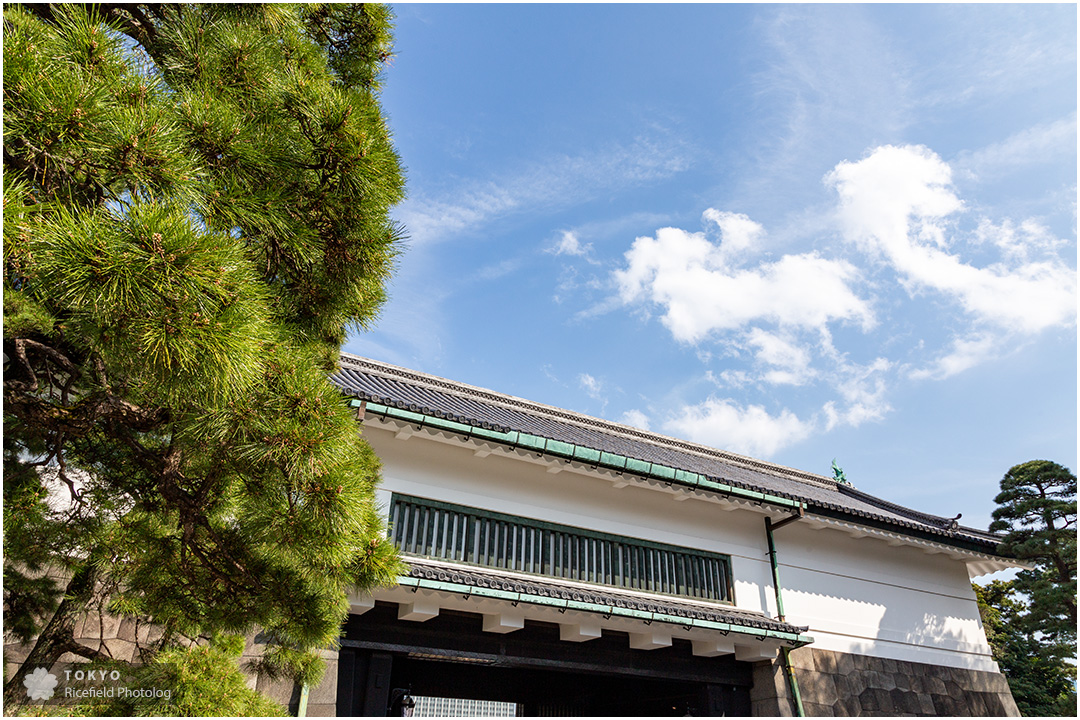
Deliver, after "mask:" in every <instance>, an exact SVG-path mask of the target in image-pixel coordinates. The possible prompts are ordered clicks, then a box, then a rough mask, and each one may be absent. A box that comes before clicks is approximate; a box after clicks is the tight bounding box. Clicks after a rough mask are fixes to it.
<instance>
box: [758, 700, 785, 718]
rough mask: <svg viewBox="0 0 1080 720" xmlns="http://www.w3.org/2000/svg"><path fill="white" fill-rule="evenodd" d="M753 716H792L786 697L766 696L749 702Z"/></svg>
mask: <svg viewBox="0 0 1080 720" xmlns="http://www.w3.org/2000/svg"><path fill="white" fill-rule="evenodd" d="M750 714H751V715H752V716H754V717H792V715H793V714H794V713H792V710H791V703H790V702H788V701H787V699H786V698H766V699H762V700H753V701H751V702H750Z"/></svg>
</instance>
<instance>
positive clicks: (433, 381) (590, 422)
mask: <svg viewBox="0 0 1080 720" xmlns="http://www.w3.org/2000/svg"><path fill="white" fill-rule="evenodd" d="M340 359H341V363H342V364H343V365H346V364H347V365H354V366H359V367H362V368H364V369H366V370H370V371H375V372H381V373H383V374H385V375H388V376H391V377H394V376H396V377H399V378H403V379H406V380H412V381H414V382H422V383H427V384H429V385H434V386H436V387H438V388H439V389H440V390H444V391H448V392H451V393H453V394H455V395H459V396H461V397H466V398H467V397H480V398H482V399H484V400H487V401H489V402H494V403H498V404H500V405H504V406H506V407H510V408H516V409H526V410H529V411H531V412H538V413H542V414H545V415H547V416H549V417H550V418H552V419H556V420H561V421H564V422H571V423H574V424H576V425H579V426H581V427H586V428H593V429H601V430H604V431H606V432H614V433H618V434H620V435H623V436H627V437H633V438H635V439H637V440H643V441H645V442H648V443H650V444H653V445H656V446H659V447H674V448H678V449H680V450H685V451H688V452H692V453H695V454H697V455H700V456H702V457H709V458H716V459H719V460H723V461H725V462H729V463H732V464H734V465H738V466H741V467H744V468H747V469H750V470H758V471H761V472H767V473H769V474H771V475H775V476H777V477H782V478H787V479H790V480H797V481H799V482H804V483H807V484H810V485H814V486H816V487H821V488H825V489H829V490H838V486H837V483H836V481H835V480H833V479H832V478H829V477H826V476H824V475H817V474H815V473H811V472H807V471H805V470H797V469H795V468H790V467H787V466H785V465H780V464H778V463H771V462H767V461H765V460H757V459H755V458H751V457H746V456H745V455H739V454H737V453H732V452H728V451H726V450H718V449H716V448H712V447H709V446H708V445H700V444H698V443H693V442H690V441H687V440H683V439H680V438H674V437H671V436H668V435H662V434H660V433H656V432H652V431H650V430H641V429H640V428H634V427H630V426H628V425H622V424H619V423H616V422H612V421H610V420H603V419H601V418H596V417H593V416H591V415H585V414H583V413H577V412H574V411H572V410H566V409H564V408H557V407H554V406H551V405H545V404H543V403H538V402H535V401H533V400H526V399H524V398H519V397H516V396H514V395H508V394H506V393H500V392H497V391H495V390H489V389H488V388H482V387H478V386H476V385H469V384H468V383H463V382H459V381H457V380H450V379H448V378H444V377H439V376H438V375H430V374H428V373H424V372H420V371H418V370H412V369H410V368H404V367H401V366H399V365H393V364H391V363H387V362H382V361H380V360H373V359H371V358H365V357H361V356H359V355H352V354H350V353H346V352H342V353H341V356H340Z"/></svg>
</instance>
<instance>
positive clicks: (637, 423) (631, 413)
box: [619, 410, 649, 430]
mask: <svg viewBox="0 0 1080 720" xmlns="http://www.w3.org/2000/svg"><path fill="white" fill-rule="evenodd" d="M619 422H620V423H622V424H623V425H629V426H630V427H636V428H640V429H642V430H648V429H649V418H648V416H646V415H645V413H643V412H641V411H640V410H627V411H626V412H624V413H623V414H622V417H620V418H619Z"/></svg>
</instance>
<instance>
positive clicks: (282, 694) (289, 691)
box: [255, 674, 299, 707]
mask: <svg viewBox="0 0 1080 720" xmlns="http://www.w3.org/2000/svg"><path fill="white" fill-rule="evenodd" d="M255 689H256V690H258V691H259V692H261V693H262V694H263V695H265V696H266V697H268V698H270V699H271V700H273V701H274V702H279V703H281V704H282V705H284V706H285V707H289V704H290V703H291V702H292V699H293V695H294V694H297V695H299V693H298V692H296V688H295V687H294V683H293V681H292V680H271V679H270V678H269V677H268V676H266V675H262V674H260V675H259V679H258V681H257V682H256V683H255Z"/></svg>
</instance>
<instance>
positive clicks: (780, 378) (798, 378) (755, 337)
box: [746, 327, 815, 385]
mask: <svg viewBox="0 0 1080 720" xmlns="http://www.w3.org/2000/svg"><path fill="white" fill-rule="evenodd" d="M746 341H747V343H748V344H750V345H751V346H752V347H754V348H756V353H755V354H756V357H757V360H758V362H760V363H764V364H766V365H769V366H771V369H769V370H768V371H767V372H766V373H765V375H764V376H763V379H764V380H765V381H766V382H768V383H770V384H772V385H803V384H804V383H806V382H807V381H808V380H809V379H810V378H812V377H813V376H814V374H815V373H814V371H813V369H811V367H810V359H811V357H810V353H809V352H808V351H807V350H806V348H803V347H799V346H798V345H796V344H795V343H794V342H793V341H792V340H791V339H790V338H784V337H780V336H779V335H775V334H773V333H770V332H766V331H765V330H762V329H761V328H757V327H756V328H753V329H751V330H750V333H749V334H748V336H747V338H746Z"/></svg>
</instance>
